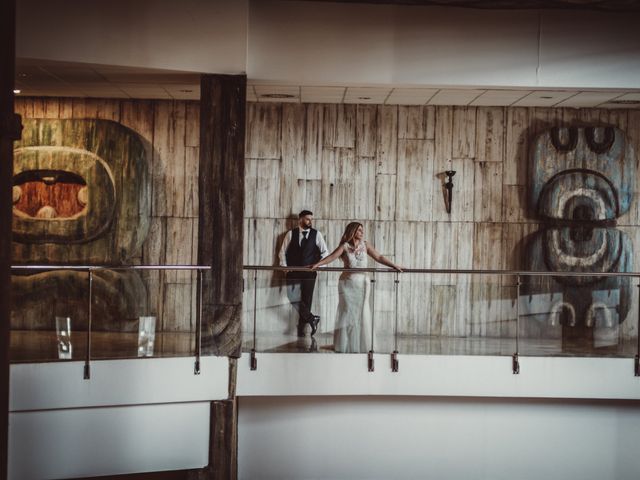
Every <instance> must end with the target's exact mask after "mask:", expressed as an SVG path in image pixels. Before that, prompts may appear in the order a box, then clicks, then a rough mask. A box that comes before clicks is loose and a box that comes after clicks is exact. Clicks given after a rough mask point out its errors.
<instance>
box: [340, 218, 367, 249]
mask: <svg viewBox="0 0 640 480" xmlns="http://www.w3.org/2000/svg"><path fill="white" fill-rule="evenodd" d="M360 227H362V228H364V226H362V224H361V223H360V222H351V223H350V224H349V225H347V228H345V229H344V233H343V234H342V238H341V239H340V245H344V244H345V243H348V244H349V245H351V246H353V239H354V238H355V236H356V232H357V231H358V228H360Z"/></svg>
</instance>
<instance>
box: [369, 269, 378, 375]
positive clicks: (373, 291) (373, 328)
mask: <svg viewBox="0 0 640 480" xmlns="http://www.w3.org/2000/svg"><path fill="white" fill-rule="evenodd" d="M371 303H372V304H373V308H372V309H371V350H369V353H368V355H367V368H368V370H369V371H370V372H373V371H374V370H375V365H374V362H373V351H374V348H375V345H374V344H373V338H374V332H375V331H376V321H375V320H376V274H375V272H373V276H372V277H371Z"/></svg>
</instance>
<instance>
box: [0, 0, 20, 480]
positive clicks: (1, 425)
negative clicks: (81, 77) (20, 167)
mask: <svg viewBox="0 0 640 480" xmlns="http://www.w3.org/2000/svg"><path fill="white" fill-rule="evenodd" d="M15 13H16V12H15V0H4V1H2V2H0V226H1V228H0V231H1V232H2V233H1V234H0V479H5V478H7V458H8V456H7V450H8V430H9V331H10V328H9V320H10V316H11V315H10V314H11V304H10V288H11V268H10V267H11V210H12V208H11V207H12V204H13V202H12V201H11V190H12V188H11V187H12V181H11V179H12V176H13V140H14V139H15V138H16V137H17V136H19V133H20V130H19V128H18V127H19V124H20V122H19V119H17V118H16V117H15V116H14V113H13V85H14V83H13V79H14V69H15Z"/></svg>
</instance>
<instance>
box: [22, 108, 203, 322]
mask: <svg viewBox="0 0 640 480" xmlns="http://www.w3.org/2000/svg"><path fill="white" fill-rule="evenodd" d="M16 112H17V113H19V114H21V115H23V117H24V118H98V119H105V120H113V121H115V122H119V123H121V124H123V125H124V126H126V127H128V128H130V129H132V130H134V131H135V132H136V133H138V134H139V135H140V136H141V137H142V138H143V139H144V140H145V141H146V143H147V144H148V149H149V150H148V161H149V167H150V168H149V172H150V179H151V192H152V203H151V227H150V229H149V234H148V235H147V239H146V241H145V243H144V245H143V248H142V250H141V251H139V252H133V254H132V257H131V262H132V263H134V264H144V265H162V264H169V265H170V264H195V263H196V256H197V239H198V235H197V232H198V158H199V123H200V119H199V112H200V106H199V103H198V102H188V101H161V100H117V99H82V98H18V99H16ZM143 276H144V279H145V283H146V285H147V288H148V295H149V305H150V311H149V312H148V314H149V315H156V316H158V322H159V323H158V326H157V329H158V330H159V331H192V330H193V328H194V324H195V299H196V297H195V295H196V288H195V274H191V273H188V272H170V271H168V272H159V271H155V272H153V271H152V272H148V273H147V272H145V274H144V275H143Z"/></svg>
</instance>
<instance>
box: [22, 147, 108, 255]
mask: <svg viewBox="0 0 640 480" xmlns="http://www.w3.org/2000/svg"><path fill="white" fill-rule="evenodd" d="M116 201H117V197H116V190H115V179H114V176H113V173H112V172H111V169H110V168H109V166H108V165H107V164H106V162H105V161H104V160H103V159H101V158H100V157H98V156H97V155H95V154H93V153H91V152H89V151H87V150H83V149H77V148H70V147H55V146H34V147H23V148H18V149H16V150H14V176H13V235H14V239H15V240H16V241H18V242H22V243H64V244H66V243H83V242H88V241H90V240H93V239H95V238H97V237H99V236H101V235H103V234H104V233H105V232H107V231H108V230H109V228H110V226H111V223H112V220H113V217H114V211H115V206H116Z"/></svg>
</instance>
